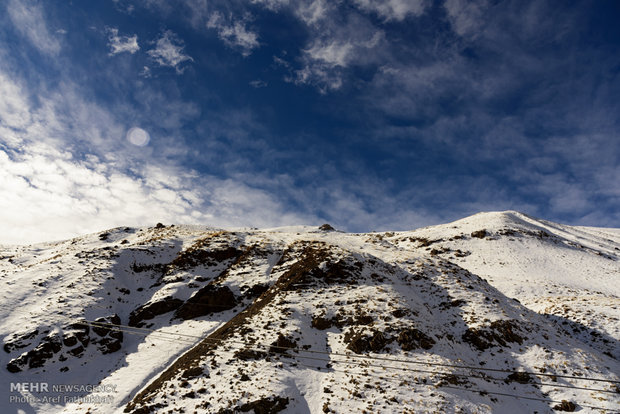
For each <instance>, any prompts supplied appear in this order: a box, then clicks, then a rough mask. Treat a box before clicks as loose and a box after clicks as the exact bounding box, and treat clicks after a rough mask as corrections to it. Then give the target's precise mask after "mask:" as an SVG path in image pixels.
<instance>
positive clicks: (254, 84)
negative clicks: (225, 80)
mask: <svg viewBox="0 0 620 414" xmlns="http://www.w3.org/2000/svg"><path fill="white" fill-rule="evenodd" d="M250 86H251V87H253V88H256V89H259V88H264V87H266V86H267V82H265V81H264V80H262V79H256V80H253V81H251V82H250Z"/></svg>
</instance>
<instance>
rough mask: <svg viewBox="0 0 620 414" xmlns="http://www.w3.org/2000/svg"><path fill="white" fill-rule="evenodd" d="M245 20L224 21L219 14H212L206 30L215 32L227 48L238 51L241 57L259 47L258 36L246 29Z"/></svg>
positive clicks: (222, 16)
mask: <svg viewBox="0 0 620 414" xmlns="http://www.w3.org/2000/svg"><path fill="white" fill-rule="evenodd" d="M246 24H247V18H244V19H236V20H233V19H225V18H224V15H223V14H222V13H220V12H213V14H211V16H210V17H209V20H208V21H207V28H209V29H213V30H215V31H217V34H218V37H219V38H220V39H221V40H222V41H223V42H224V43H225V44H226V45H228V46H229V47H231V48H234V49H239V50H240V51H241V54H242V55H243V56H248V55H250V54H251V53H252V50H254V49H256V48H257V47H259V46H260V43H259V42H258V34H257V33H256V32H253V31H251V30H249V29H248V28H247V27H246Z"/></svg>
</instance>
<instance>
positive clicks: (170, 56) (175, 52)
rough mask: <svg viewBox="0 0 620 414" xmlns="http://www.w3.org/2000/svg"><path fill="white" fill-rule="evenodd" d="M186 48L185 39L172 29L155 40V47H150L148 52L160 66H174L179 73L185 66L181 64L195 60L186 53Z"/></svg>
mask: <svg viewBox="0 0 620 414" xmlns="http://www.w3.org/2000/svg"><path fill="white" fill-rule="evenodd" d="M184 48H185V45H184V43H183V41H182V40H181V39H180V38H179V37H178V36H177V35H176V34H175V33H173V32H172V31H170V30H166V31H165V32H164V33H163V34H162V35H161V37H160V38H159V39H157V41H156V42H155V48H154V49H150V50H149V51H147V53H148V54H149V56H150V57H151V58H153V60H155V62H157V63H158V64H159V65H160V66H169V67H172V68H174V69H175V70H176V71H177V73H182V72H183V70H184V68H183V67H182V66H181V64H182V63H183V62H192V61H193V60H194V59H192V57H191V56H189V55H186V54H185V52H184V50H183V49H184Z"/></svg>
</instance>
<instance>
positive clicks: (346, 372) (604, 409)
mask: <svg viewBox="0 0 620 414" xmlns="http://www.w3.org/2000/svg"><path fill="white" fill-rule="evenodd" d="M94 324H95V325H96V324H98V323H94ZM106 325H111V326H110V328H111V329H116V330H119V331H123V332H127V333H132V334H138V335H145V334H146V332H136V331H130V330H128V329H124V328H123V327H122V326H121V327H119V326H113V325H114V324H106ZM129 328H131V327H129ZM145 330H146V329H145ZM148 331H151V333H152V332H155V331H153V330H148ZM155 333H157V332H155ZM166 334H168V335H177V334H174V333H166ZM180 335H181V336H182V337H185V338H179V339H177V340H175V339H173V338H166V339H163V338H160V339H163V340H169V341H172V342H176V341H181V342H186V343H188V344H189V343H190V341H189V337H194V338H199V339H200V338H201V337H199V336H196V335H188V334H180ZM228 342H231V341H228ZM235 342H236V343H239V342H238V341H235ZM191 343H195V341H192V342H191ZM243 344H244V345H250V346H253V347H266V345H262V344H248V343H243ZM270 347H271V346H270ZM273 348H285V349H287V350H290V349H291V348H290V347H279V346H273ZM302 351H303V350H302ZM317 352H319V351H317ZM220 353H227V354H233V355H234V352H233V351H232V350H220ZM266 353H269V354H272V355H274V356H279V357H280V356H281V357H283V358H279V359H278V362H281V363H283V364H287V365H292V366H296V365H300V366H305V367H308V368H312V369H319V370H320V369H321V367H317V366H313V365H308V364H304V363H303V362H301V361H299V360H298V358H303V359H310V360H316V361H322V362H327V363H328V364H332V363H335V364H349V365H358V366H361V367H364V368H367V367H373V368H383V369H397V370H401V371H412V372H422V373H431V374H436V375H454V376H456V377H468V378H480V379H485V380H487V379H489V380H496V381H503V379H502V378H493V377H472V376H468V375H459V374H453V373H450V372H437V371H427V370H415V369H407V368H404V367H393V366H384V365H380V364H364V363H362V362H352V361H341V360H333V359H324V358H316V357H309V356H301V355H290V354H285V355H282V354H281V353H279V352H276V351H272V350H268V351H266ZM325 354H329V353H327V352H325ZM288 358H291V359H292V360H294V361H295V362H293V361H289V360H288ZM325 368H326V369H329V370H332V371H336V372H341V373H345V374H347V375H358V376H374V377H378V378H380V379H382V380H390V379H393V378H386V377H383V376H380V375H379V376H377V375H371V374H369V373H365V372H357V373H355V372H354V373H351V372H348V371H344V370H338V369H336V368H333V367H325ZM407 380H408V381H414V382H415V383H417V384H419V385H423V386H435V387H436V388H439V386H437V385H435V384H427V383H425V382H422V381H420V380H418V379H417V378H413V379H412V378H407ZM531 385H547V386H552V387H564V388H575V389H580V390H587V391H602V392H610V393H614V394H616V393H615V392H612V391H607V390H595V389H589V388H584V387H571V386H563V385H561V384H548V383H540V384H536V383H531ZM441 387H442V388H449V389H455V390H463V391H469V392H475V393H479V394H482V395H484V394H489V395H498V396H505V397H511V398H517V399H524V400H532V401H540V402H546V403H562V401H558V400H550V399H545V398H538V397H527V396H523V395H516V394H510V393H503V392H496V391H487V390H482V389H472V388H464V387H457V386H452V385H445V384H442V385H441ZM579 405H580V406H581V407H583V408H590V409H596V410H601V411H614V410H613V409H608V408H604V407H597V406H591V405H584V404H581V403H580V404H579Z"/></svg>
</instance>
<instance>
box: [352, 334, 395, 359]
mask: <svg viewBox="0 0 620 414" xmlns="http://www.w3.org/2000/svg"><path fill="white" fill-rule="evenodd" d="M393 340H394V338H391V337H389V336H387V335H386V334H384V333H383V332H381V331H371V333H370V335H366V334H365V333H363V332H355V331H354V330H350V331H349V332H347V333H346V334H345V336H344V341H345V343H348V345H347V349H350V350H351V351H353V352H355V353H356V354H365V353H368V352H381V351H382V350H383V348H384V347H385V346H386V345H387V344H389V343H390V342H392V341H393Z"/></svg>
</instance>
